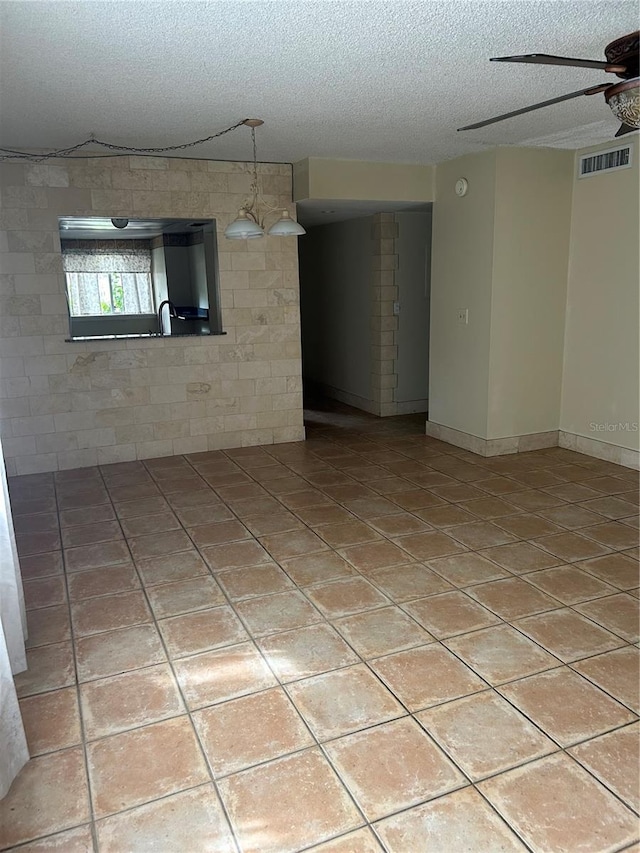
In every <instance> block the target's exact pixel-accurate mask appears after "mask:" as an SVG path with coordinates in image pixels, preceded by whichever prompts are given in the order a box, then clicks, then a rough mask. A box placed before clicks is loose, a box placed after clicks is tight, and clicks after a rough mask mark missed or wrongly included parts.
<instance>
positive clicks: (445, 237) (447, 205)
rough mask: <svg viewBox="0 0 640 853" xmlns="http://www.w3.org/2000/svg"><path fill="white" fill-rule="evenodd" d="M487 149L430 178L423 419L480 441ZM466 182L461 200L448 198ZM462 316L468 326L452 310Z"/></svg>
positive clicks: (490, 182)
mask: <svg viewBox="0 0 640 853" xmlns="http://www.w3.org/2000/svg"><path fill="white" fill-rule="evenodd" d="M496 156H497V153H496V151H495V149H494V150H492V151H486V152H482V153H480V154H472V155H469V156H467V157H461V158H459V159H457V160H451V161H448V162H446V163H442V164H441V165H439V166H438V168H437V173H436V202H435V204H434V206H433V238H432V260H431V324H430V347H429V420H430V421H433V422H435V423H437V424H442V425H444V426H447V427H450V428H452V429H455V430H459V431H461V432H465V433H470V434H471V435H474V436H478V437H481V438H486V436H487V419H488V399H489V338H490V331H491V286H492V278H493V240H494V217H495V192H496ZM460 177H466V179H467V180H468V182H469V190H468V193H467V195H466V196H465V197H464V198H459V197H458V196H457V195H456V194H455V191H454V187H455V183H456V180H457V179H458V178H460ZM465 308H466V309H468V310H469V324H468V325H461V324H460V323H459V322H458V311H460V310H461V309H465Z"/></svg>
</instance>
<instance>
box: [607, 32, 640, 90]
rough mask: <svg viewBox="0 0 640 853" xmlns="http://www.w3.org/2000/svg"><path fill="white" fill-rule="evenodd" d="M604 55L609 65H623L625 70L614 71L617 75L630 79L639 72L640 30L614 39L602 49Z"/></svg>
mask: <svg viewBox="0 0 640 853" xmlns="http://www.w3.org/2000/svg"><path fill="white" fill-rule="evenodd" d="M604 55H605V56H606V57H607V62H608V63H609V64H610V65H624V67H625V70H624V71H621V72H616V76H617V77H621V78H622V79H623V80H630V79H631V78H633V77H637V76H638V75H639V74H640V68H639V67H638V57H639V55H640V30H638V31H636V32H635V33H629V34H628V35H626V36H622V38H619V39H616V40H615V41H612V42H611V43H610V44H608V45H607V46H606V47H605V49H604Z"/></svg>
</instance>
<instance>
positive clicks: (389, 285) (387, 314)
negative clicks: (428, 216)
mask: <svg viewBox="0 0 640 853" xmlns="http://www.w3.org/2000/svg"><path fill="white" fill-rule="evenodd" d="M373 219H374V222H373V234H372V236H373V259H372V260H373V263H372V270H373V281H372V286H371V388H372V395H373V403H374V406H373V413H374V414H376V415H379V416H382V417H385V416H388V415H395V414H397V404H396V402H395V388H396V387H397V384H398V376H397V373H396V360H397V358H398V342H397V333H398V317H397V316H395V315H394V313H393V303H394V302H395V301H396V300H397V299H398V287H397V285H396V280H395V271H396V269H397V266H398V256H397V254H396V247H395V238H396V237H397V236H398V223H397V222H396V221H395V218H394V214H393V213H377V214H376V215H375V216H374V218H373Z"/></svg>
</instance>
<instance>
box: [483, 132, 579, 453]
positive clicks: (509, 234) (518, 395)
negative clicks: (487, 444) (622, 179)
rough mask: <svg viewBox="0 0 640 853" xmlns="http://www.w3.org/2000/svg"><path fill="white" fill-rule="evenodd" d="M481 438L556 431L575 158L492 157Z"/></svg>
mask: <svg viewBox="0 0 640 853" xmlns="http://www.w3.org/2000/svg"><path fill="white" fill-rule="evenodd" d="M496 156H497V169H496V192H495V226H494V244H493V283H492V293H491V343H490V355H489V411H488V423H487V438H490V439H493V438H504V437H509V436H515V435H529V434H532V433H544V432H551V431H554V430H557V429H558V421H559V413H560V395H561V387H562V356H563V347H564V315H565V303H566V293H567V269H568V262H569V227H570V221H571V190H572V184H573V154H572V152H569V151H559V150H553V149H549V148H536V149H528V148H499V149H498V151H497V155H496Z"/></svg>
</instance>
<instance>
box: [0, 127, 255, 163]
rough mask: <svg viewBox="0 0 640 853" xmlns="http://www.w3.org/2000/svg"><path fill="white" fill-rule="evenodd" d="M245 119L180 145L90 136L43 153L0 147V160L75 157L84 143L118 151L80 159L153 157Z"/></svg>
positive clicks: (220, 133) (209, 138)
mask: <svg viewBox="0 0 640 853" xmlns="http://www.w3.org/2000/svg"><path fill="white" fill-rule="evenodd" d="M246 121H247V119H242V121H238V122H236V123H235V124H232V125H231V127H227V128H225V129H224V130H220V131H218V133H213V134H212V135H211V136H205V137H204V139H196V140H195V142H185V143H183V144H182V145H166V146H164V147H163V148H134V147H132V146H128V145H116V144H115V143H113V142H103V141H102V140H101V139H95V137H93V136H92V137H90V138H89V139H85V141H84V142H79V143H78V144H77V145H72V146H71V147H70V148H58V149H57V150H55V151H48V152H46V153H45V154H34V153H33V152H32V151H19V150H15V149H13V148H0V161H1V160H30V161H31V162H33V163H43V162H45V161H46V160H51V159H53V158H54V157H64V158H67V159H75V158H74V156H73V155H74V153H75V152H76V151H79V150H80V149H81V148H84V147H85V146H86V145H100V146H101V147H102V148H107V149H108V150H109V151H114V152H119V153H117V154H93V155H91V154H85V155H82V159H85V158H87V157H88V158H89V159H92V158H100V157H124V156H127V155H128V154H139V155H140V156H141V157H145V156H147V157H155V156H156V155H158V154H164V153H166V152H169V151H185V150H186V149H188V148H193V147H195V146H196V145H204V143H205V142H211V141H212V140H214V139H218V138H219V137H221V136H224V135H225V134H227V133H231V131H233V130H237V129H238V128H239V127H242V125H243V124H245V123H246ZM251 132H252V133H253V151H254V155H253V156H254V162H255V158H256V153H255V152H256V142H255V131H254V129H253V128H251Z"/></svg>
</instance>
